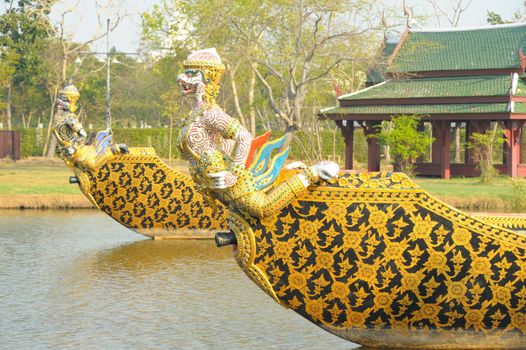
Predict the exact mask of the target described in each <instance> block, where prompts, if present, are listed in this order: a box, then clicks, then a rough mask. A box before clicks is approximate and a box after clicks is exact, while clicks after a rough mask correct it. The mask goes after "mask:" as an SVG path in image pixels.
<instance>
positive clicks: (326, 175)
mask: <svg viewBox="0 0 526 350" xmlns="http://www.w3.org/2000/svg"><path fill="white" fill-rule="evenodd" d="M339 171H340V167H339V166H338V164H336V163H334V162H331V161H322V162H319V163H318V164H315V165H313V166H312V167H311V172H312V173H313V175H314V176H315V177H319V178H320V179H322V180H326V181H328V180H330V179H334V178H337V177H338V172H339Z"/></svg>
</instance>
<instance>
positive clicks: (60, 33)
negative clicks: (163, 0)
mask: <svg viewBox="0 0 526 350" xmlns="http://www.w3.org/2000/svg"><path fill="white" fill-rule="evenodd" d="M112 3H113V1H112V0H109V1H108V2H107V3H106V4H105V6H104V7H102V6H99V4H98V3H96V5H97V11H96V12H97V16H98V24H99V28H98V30H97V32H96V33H95V34H94V35H93V37H91V38H90V39H88V40H86V41H84V42H80V43H79V42H75V41H73V40H72V37H73V34H74V32H75V30H77V29H78V28H71V27H69V26H67V24H66V17H67V16H68V15H71V14H72V13H74V11H75V7H74V6H71V7H66V8H63V9H61V11H60V13H59V16H58V17H59V18H60V19H59V20H58V22H57V23H53V25H52V26H50V27H49V28H50V29H49V32H50V36H52V40H51V41H50V42H49V45H48V47H47V50H46V51H47V52H46V54H47V57H48V60H47V67H48V74H46V75H45V82H44V84H45V86H46V89H47V92H48V95H49V122H48V128H47V134H46V141H45V143H44V151H43V155H44V156H47V157H51V156H53V155H54V153H55V146H56V139H55V137H54V136H53V134H52V133H51V129H52V125H53V117H54V112H55V104H56V99H57V94H58V91H59V90H60V88H61V87H62V86H63V85H64V84H65V83H66V82H68V73H72V72H78V68H77V67H74V68H73V69H72V68H71V66H70V63H71V62H72V61H74V60H75V59H76V58H80V57H82V56H83V55H85V54H89V50H90V45H91V44H93V43H95V42H97V41H98V40H100V39H102V38H105V37H106V35H107V34H108V33H110V32H112V31H113V30H115V28H117V26H118V25H119V22H120V19H121V15H120V13H118V12H117V13H116V14H114V18H113V20H112V21H111V26H110V27H109V28H108V32H106V31H102V28H104V25H103V22H104V21H103V20H102V16H104V17H108V16H111V15H112V13H110V9H111V8H112V6H113V5H112ZM50 71H51V72H52V73H51V74H50ZM77 78H78V77H77Z"/></svg>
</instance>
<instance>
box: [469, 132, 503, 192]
mask: <svg viewBox="0 0 526 350" xmlns="http://www.w3.org/2000/svg"><path fill="white" fill-rule="evenodd" d="M503 142H504V137H502V136H498V135H496V129H494V130H493V131H492V132H487V133H484V134H481V133H476V132H474V133H473V134H471V137H470V140H469V142H468V145H467V147H468V148H469V149H471V150H472V152H473V157H474V160H475V162H476V164H477V168H478V170H479V171H480V177H479V179H480V182H481V183H484V184H486V183H489V182H491V180H492V179H493V177H495V175H497V170H496V169H495V167H494V166H493V147H494V146H495V145H502V143H503Z"/></svg>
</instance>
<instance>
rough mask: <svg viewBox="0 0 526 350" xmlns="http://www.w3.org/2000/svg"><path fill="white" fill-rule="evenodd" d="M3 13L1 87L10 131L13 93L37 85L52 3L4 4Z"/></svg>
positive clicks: (33, 0)
mask: <svg viewBox="0 0 526 350" xmlns="http://www.w3.org/2000/svg"><path fill="white" fill-rule="evenodd" d="M4 2H5V4H6V11H5V13H4V14H2V15H1V16H0V50H1V54H0V55H1V58H2V65H3V66H4V74H5V73H6V72H8V71H10V68H9V67H11V68H14V71H12V72H11V73H10V75H9V76H4V79H5V80H4V82H3V84H2V87H3V88H4V89H6V90H7V91H6V93H5V96H6V117H7V127H8V129H11V127H12V109H13V97H14V92H15V90H16V91H18V92H20V91H25V90H27V87H28V86H30V85H34V84H35V83H36V81H35V80H36V79H35V77H36V76H38V73H39V71H40V68H41V66H42V58H41V56H40V52H41V50H42V48H43V45H44V41H45V39H46V37H47V33H48V29H49V22H48V20H47V15H48V14H49V10H50V7H51V5H52V4H53V1H51V0H19V1H16V2H15V1H8V0H5V1H4Z"/></svg>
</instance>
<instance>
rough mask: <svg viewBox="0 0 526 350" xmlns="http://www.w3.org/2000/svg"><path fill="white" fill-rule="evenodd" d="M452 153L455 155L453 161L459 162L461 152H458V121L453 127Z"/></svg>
mask: <svg viewBox="0 0 526 350" xmlns="http://www.w3.org/2000/svg"><path fill="white" fill-rule="evenodd" d="M453 154H454V155H455V159H454V162H455V163H460V162H461V157H462V154H461V152H460V123H458V122H457V123H455V127H454V128H453Z"/></svg>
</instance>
